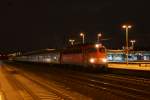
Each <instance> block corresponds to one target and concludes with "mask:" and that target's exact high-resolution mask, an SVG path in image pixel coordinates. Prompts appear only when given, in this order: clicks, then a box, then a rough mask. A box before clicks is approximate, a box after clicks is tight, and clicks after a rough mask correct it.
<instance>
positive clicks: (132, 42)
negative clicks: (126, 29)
mask: <svg viewBox="0 0 150 100" xmlns="http://www.w3.org/2000/svg"><path fill="white" fill-rule="evenodd" d="M130 42H131V45H132V49H133V48H134V43H135V42H136V41H135V40H131V41H130Z"/></svg>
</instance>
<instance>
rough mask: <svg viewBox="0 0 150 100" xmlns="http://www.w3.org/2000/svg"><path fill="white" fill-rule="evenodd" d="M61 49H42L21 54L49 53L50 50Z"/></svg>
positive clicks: (57, 50) (56, 50)
mask: <svg viewBox="0 0 150 100" xmlns="http://www.w3.org/2000/svg"><path fill="white" fill-rule="evenodd" d="M59 51H60V50H59V49H42V50H36V51H31V52H26V53H24V54H22V55H21V56H28V55H37V54H47V53H50V52H59Z"/></svg>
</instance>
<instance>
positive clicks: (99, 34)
mask: <svg viewBox="0 0 150 100" xmlns="http://www.w3.org/2000/svg"><path fill="white" fill-rule="evenodd" d="M101 36H102V34H101V33H98V34H97V42H98V43H99V42H100V38H101Z"/></svg>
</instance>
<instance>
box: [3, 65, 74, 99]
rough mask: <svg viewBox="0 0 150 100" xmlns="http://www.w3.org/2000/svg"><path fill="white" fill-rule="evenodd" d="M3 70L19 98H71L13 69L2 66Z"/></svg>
mask: <svg viewBox="0 0 150 100" xmlns="http://www.w3.org/2000/svg"><path fill="white" fill-rule="evenodd" d="M3 72H6V73H7V74H6V78H7V79H8V80H9V82H10V83H11V85H12V86H13V88H14V89H15V90H16V91H17V92H18V93H19V95H20V97H21V98H22V99H21V100H72V98H71V97H69V96H66V95H62V94H61V93H59V92H58V91H55V90H53V89H52V88H49V87H47V86H45V85H43V84H41V83H40V82H37V81H34V80H31V79H30V78H27V77H24V76H23V75H20V74H18V72H17V71H16V70H14V69H9V70H8V69H5V68H3Z"/></svg>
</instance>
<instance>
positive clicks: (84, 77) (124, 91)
mask: <svg viewBox="0 0 150 100" xmlns="http://www.w3.org/2000/svg"><path fill="white" fill-rule="evenodd" d="M64 70H65V69H64ZM64 70H57V69H54V70H52V71H49V73H51V76H50V74H47V73H43V74H42V75H39V73H37V74H36V75H37V76H39V77H42V78H46V79H49V78H50V79H53V80H55V81H56V82H58V83H60V82H62V83H63V84H64V83H65V84H67V85H69V84H71V85H78V86H80V87H82V86H86V87H90V88H93V89H95V90H98V91H105V92H109V93H112V94H114V95H117V96H119V97H121V98H123V99H124V100H126V99H128V100H130V99H131V100H150V81H149V80H148V79H142V78H135V77H134V78H133V77H125V76H118V75H113V74H89V73H82V72H76V71H72V70H69V71H64ZM53 76H55V78H53Z"/></svg>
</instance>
